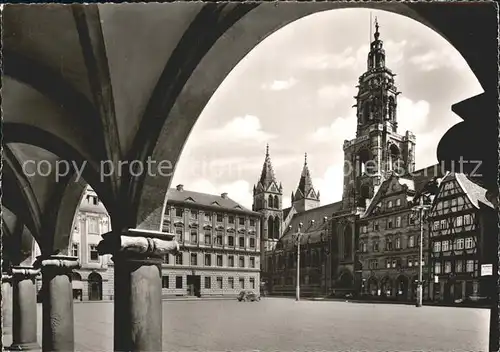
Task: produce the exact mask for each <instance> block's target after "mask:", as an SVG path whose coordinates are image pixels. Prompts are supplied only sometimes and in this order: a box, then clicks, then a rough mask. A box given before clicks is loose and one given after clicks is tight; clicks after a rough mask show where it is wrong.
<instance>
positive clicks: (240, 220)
mask: <svg viewBox="0 0 500 352" xmlns="http://www.w3.org/2000/svg"><path fill="white" fill-rule="evenodd" d="M238 223H239V224H240V225H245V218H241V217H240V218H239V219H238Z"/></svg>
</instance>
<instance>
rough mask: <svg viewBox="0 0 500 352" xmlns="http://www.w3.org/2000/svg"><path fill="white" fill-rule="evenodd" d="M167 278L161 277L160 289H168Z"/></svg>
mask: <svg viewBox="0 0 500 352" xmlns="http://www.w3.org/2000/svg"><path fill="white" fill-rule="evenodd" d="M169 286H170V285H169V282H168V276H162V277H161V288H169Z"/></svg>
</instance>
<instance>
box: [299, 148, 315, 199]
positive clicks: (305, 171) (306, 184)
mask: <svg viewBox="0 0 500 352" xmlns="http://www.w3.org/2000/svg"><path fill="white" fill-rule="evenodd" d="M312 188H313V184H312V179H311V174H310V172H309V167H308V166H307V153H305V154H304V167H303V168H302V174H301V175H300V181H299V187H298V189H299V190H300V191H301V192H302V194H303V195H304V197H306V196H307V194H308V193H309V191H310V190H311V189H312Z"/></svg>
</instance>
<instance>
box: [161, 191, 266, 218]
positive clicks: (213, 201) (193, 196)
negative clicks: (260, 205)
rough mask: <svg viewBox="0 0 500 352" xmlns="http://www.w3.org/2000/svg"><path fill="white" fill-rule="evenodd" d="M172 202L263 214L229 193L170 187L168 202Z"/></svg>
mask: <svg viewBox="0 0 500 352" xmlns="http://www.w3.org/2000/svg"><path fill="white" fill-rule="evenodd" d="M172 203H175V204H184V205H185V206H186V207H190V208H197V207H200V208H210V209H212V210H214V211H231V212H240V213H246V214H251V215H255V216H259V217H260V216H261V214H260V213H257V212H254V211H251V210H249V209H247V208H245V207H244V206H242V205H241V204H239V203H237V202H235V201H234V200H232V199H231V198H229V197H227V195H224V196H222V195H214V194H208V193H201V192H193V191H187V190H184V189H181V190H179V189H177V188H170V189H169V190H168V192H167V204H172Z"/></svg>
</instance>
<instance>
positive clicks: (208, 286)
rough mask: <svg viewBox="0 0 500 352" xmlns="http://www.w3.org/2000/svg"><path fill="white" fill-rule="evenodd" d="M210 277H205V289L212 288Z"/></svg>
mask: <svg viewBox="0 0 500 352" xmlns="http://www.w3.org/2000/svg"><path fill="white" fill-rule="evenodd" d="M210 279H211V277H210V276H205V288H212V280H210Z"/></svg>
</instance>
